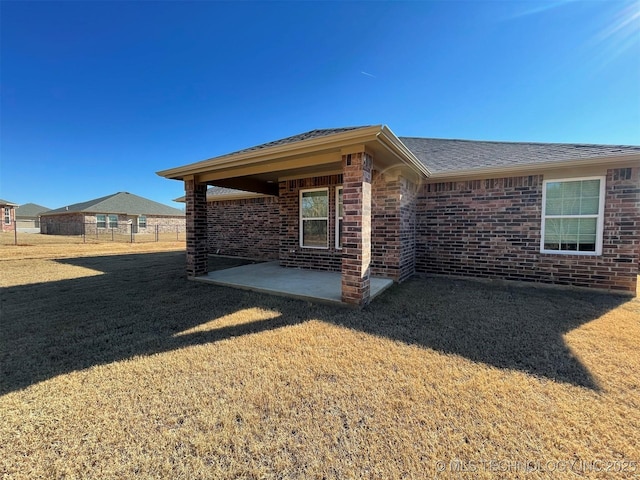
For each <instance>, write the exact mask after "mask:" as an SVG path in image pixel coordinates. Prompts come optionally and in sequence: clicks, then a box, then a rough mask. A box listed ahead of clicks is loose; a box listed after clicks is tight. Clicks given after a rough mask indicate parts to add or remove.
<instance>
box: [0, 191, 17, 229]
mask: <svg viewBox="0 0 640 480" xmlns="http://www.w3.org/2000/svg"><path fill="white" fill-rule="evenodd" d="M17 206H18V204H17V203H13V202H10V201H8V200H3V199H1V198H0V209H1V210H2V231H3V232H13V231H14V230H15V228H16V223H15V222H16V207H17Z"/></svg>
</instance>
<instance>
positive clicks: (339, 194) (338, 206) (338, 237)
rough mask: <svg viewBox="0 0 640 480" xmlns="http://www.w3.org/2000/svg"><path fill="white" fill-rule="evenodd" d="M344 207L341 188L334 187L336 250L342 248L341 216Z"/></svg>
mask: <svg viewBox="0 0 640 480" xmlns="http://www.w3.org/2000/svg"><path fill="white" fill-rule="evenodd" d="M343 213H344V207H343V203H342V187H336V248H337V249H341V248H342V215H343Z"/></svg>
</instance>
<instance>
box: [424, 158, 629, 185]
mask: <svg viewBox="0 0 640 480" xmlns="http://www.w3.org/2000/svg"><path fill="white" fill-rule="evenodd" d="M637 162H640V154H632V155H617V156H609V157H590V158H579V159H571V160H562V161H555V162H539V163H528V164H525V165H513V166H498V167H485V168H472V169H467V170H450V171H445V172H433V173H432V174H431V177H430V180H447V179H454V178H464V177H470V176H474V177H475V176H478V175H487V176H495V175H500V176H503V175H508V174H512V173H522V172H531V171H541V170H559V169H565V168H576V167H577V168H579V167H594V166H598V165H602V164H605V165H609V164H631V163H637Z"/></svg>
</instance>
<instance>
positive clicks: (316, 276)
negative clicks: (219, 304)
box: [194, 261, 393, 305]
mask: <svg viewBox="0 0 640 480" xmlns="http://www.w3.org/2000/svg"><path fill="white" fill-rule="evenodd" d="M194 280H197V281H199V282H206V283H212V284H215V285H222V286H225V287H233V288H241V289H244V290H251V291H254V292H263V293H269V294H272V295H279V296H283V297H290V298H297V299H300V300H309V301H312V302H321V303H329V304H339V305H345V303H344V302H343V301H342V279H341V274H340V273H339V272H324V271H319V270H308V269H302V268H284V267H281V266H280V265H279V263H278V262H277V261H276V262H264V263H254V264H249V265H242V266H239V267H232V268H227V269H224V270H216V271H213V272H209V273H208V274H206V275H202V276H200V277H195V278H194ZM391 285H393V280H392V279H389V278H379V277H371V281H370V300H373V299H374V298H375V297H377V296H378V295H380V294H381V293H382V292H384V291H385V290H386V289H387V288H389V287H390V286H391Z"/></svg>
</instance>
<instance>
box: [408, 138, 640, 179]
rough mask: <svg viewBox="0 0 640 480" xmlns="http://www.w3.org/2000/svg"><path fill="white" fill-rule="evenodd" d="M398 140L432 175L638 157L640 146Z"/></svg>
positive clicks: (427, 139) (426, 139)
mask: <svg viewBox="0 0 640 480" xmlns="http://www.w3.org/2000/svg"><path fill="white" fill-rule="evenodd" d="M399 138H400V141H401V142H402V143H404V144H405V146H406V147H407V148H408V149H409V150H411V152H412V153H413V154H414V155H415V156H416V157H417V158H418V160H420V161H421V162H422V163H423V164H424V165H426V166H427V167H428V168H429V170H430V171H431V172H432V173H445V172H447V173H448V172H456V171H468V170H476V169H477V170H481V169H483V168H491V167H505V168H508V167H514V166H521V165H535V164H537V163H549V162H563V161H568V160H579V159H586V158H598V157H612V156H624V155H639V154H640V146H628V145H589V144H570V143H531V142H486V141H476V140H445V139H438V138H417V137H399Z"/></svg>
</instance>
